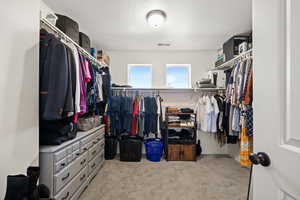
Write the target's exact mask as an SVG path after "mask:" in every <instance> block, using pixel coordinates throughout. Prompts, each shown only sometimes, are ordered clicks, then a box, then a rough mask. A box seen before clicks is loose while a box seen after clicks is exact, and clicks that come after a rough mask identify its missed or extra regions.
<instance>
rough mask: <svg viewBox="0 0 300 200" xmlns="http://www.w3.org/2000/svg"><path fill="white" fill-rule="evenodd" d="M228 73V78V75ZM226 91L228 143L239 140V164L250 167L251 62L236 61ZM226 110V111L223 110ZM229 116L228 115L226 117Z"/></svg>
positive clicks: (251, 149) (251, 128)
mask: <svg viewBox="0 0 300 200" xmlns="http://www.w3.org/2000/svg"><path fill="white" fill-rule="evenodd" d="M229 73H230V76H229V75H228V74H229ZM226 77H228V78H229V80H228V81H226V82H227V89H226V101H227V104H226V105H228V107H227V109H228V108H229V109H228V110H227V111H225V116H226V117H228V116H229V123H228V136H230V137H228V138H227V139H228V143H232V142H234V141H232V139H233V138H232V137H239V138H240V143H241V144H240V164H241V165H243V166H250V164H251V162H250V160H249V155H250V153H252V151H253V148H252V140H253V139H252V136H253V108H252V101H253V60H252V58H246V59H243V60H241V61H238V62H237V63H236V64H235V66H234V67H233V70H232V71H231V72H227V76H226ZM225 110H226V109H225ZM228 114H229V115H228Z"/></svg>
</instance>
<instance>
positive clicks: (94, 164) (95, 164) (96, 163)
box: [88, 157, 99, 175]
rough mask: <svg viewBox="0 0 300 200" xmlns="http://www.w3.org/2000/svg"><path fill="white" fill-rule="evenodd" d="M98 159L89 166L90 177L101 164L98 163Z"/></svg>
mask: <svg viewBox="0 0 300 200" xmlns="http://www.w3.org/2000/svg"><path fill="white" fill-rule="evenodd" d="M97 161H98V159H97V157H96V158H94V159H93V160H91V161H90V162H89V164H88V167H89V175H90V174H91V173H92V172H93V171H94V170H95V169H96V168H97V167H98V164H99V162H97Z"/></svg>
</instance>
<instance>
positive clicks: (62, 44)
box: [39, 29, 111, 145]
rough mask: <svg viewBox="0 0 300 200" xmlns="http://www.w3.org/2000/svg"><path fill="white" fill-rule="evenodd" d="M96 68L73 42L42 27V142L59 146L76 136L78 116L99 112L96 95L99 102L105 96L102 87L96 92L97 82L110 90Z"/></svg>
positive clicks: (108, 92) (107, 72) (100, 69)
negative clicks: (103, 83)
mask: <svg viewBox="0 0 300 200" xmlns="http://www.w3.org/2000/svg"><path fill="white" fill-rule="evenodd" d="M97 68H98V67H97ZM98 70H99V71H102V70H104V69H102V68H99V69H98ZM95 71H96V70H95V66H94V64H93V63H91V61H90V60H89V59H87V58H85V57H84V56H83V55H82V53H81V52H80V51H79V50H78V49H77V48H76V46H75V45H74V44H73V43H70V42H69V41H64V40H62V39H60V38H57V37H56V36H55V35H54V34H51V33H48V32H47V31H46V30H44V29H41V31H40V70H39V72H40V94H39V98H40V99H39V106H40V109H39V111H40V144H46V145H52V144H55V145H57V144H61V143H62V142H64V141H66V140H69V139H73V138H74V137H75V136H76V132H77V130H76V127H77V126H76V123H77V121H78V118H79V117H86V116H87V115H88V116H90V117H92V116H94V115H95V114H99V113H100V112H97V105H96V97H97V95H98V94H99V95H98V96H99V99H98V102H99V103H100V101H101V100H102V99H103V98H102V95H100V94H101V92H100V90H99V91H98V94H97V92H96V83H98V85H99V87H102V91H105V92H106V94H108V95H109V94H110V93H111V92H110V91H107V89H105V90H104V89H103V85H102V86H100V85H101V82H103V80H102V79H103V77H101V76H97V75H96V73H95ZM105 71H106V73H104V74H109V69H108V68H107V69H105ZM100 78H101V80H97V79H100ZM107 83H108V81H106V84H107ZM107 88H108V90H110V89H111V88H110V87H107ZM102 93H103V92H102Z"/></svg>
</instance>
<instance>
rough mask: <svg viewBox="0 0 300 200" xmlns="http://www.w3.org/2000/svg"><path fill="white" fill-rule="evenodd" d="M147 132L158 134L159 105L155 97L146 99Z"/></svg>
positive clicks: (147, 133)
mask: <svg viewBox="0 0 300 200" xmlns="http://www.w3.org/2000/svg"><path fill="white" fill-rule="evenodd" d="M144 101H145V130H144V133H145V134H146V135H147V136H148V135H149V133H154V134H157V104H156V100H155V98H154V97H145V100H144Z"/></svg>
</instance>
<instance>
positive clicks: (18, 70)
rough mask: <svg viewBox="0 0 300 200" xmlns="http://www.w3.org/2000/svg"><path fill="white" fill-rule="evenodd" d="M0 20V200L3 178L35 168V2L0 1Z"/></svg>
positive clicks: (36, 149) (36, 19) (36, 113)
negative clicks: (32, 166) (33, 166)
mask: <svg viewBox="0 0 300 200" xmlns="http://www.w3.org/2000/svg"><path fill="white" fill-rule="evenodd" d="M0 19H1V33H0V35H1V37H0V44H1V47H0V57H1V73H0V95H1V98H0V113H1V116H0V125H1V131H0V137H1V140H0V147H1V149H0V158H1V164H0V199H4V195H5V190H6V176H7V175H8V174H18V173H25V172H26V169H27V167H28V166H29V165H37V164H38V155H39V154H38V153H39V142H38V51H39V46H38V45H39V43H38V42H39V0H27V1H19V0H10V1H1V2H0ZM16 192H17V191H16Z"/></svg>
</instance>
